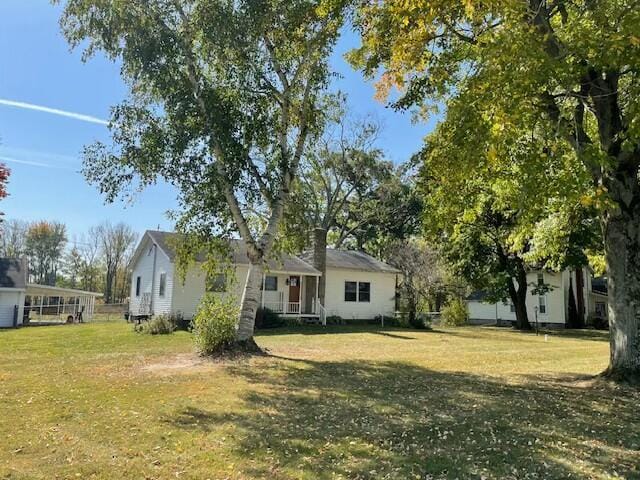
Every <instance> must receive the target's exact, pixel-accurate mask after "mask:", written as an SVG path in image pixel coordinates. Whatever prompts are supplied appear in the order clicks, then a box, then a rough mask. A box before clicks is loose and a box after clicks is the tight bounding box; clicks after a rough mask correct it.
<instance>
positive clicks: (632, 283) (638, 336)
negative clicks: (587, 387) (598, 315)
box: [603, 176, 640, 382]
mask: <svg viewBox="0 0 640 480" xmlns="http://www.w3.org/2000/svg"><path fill="white" fill-rule="evenodd" d="M612 187H614V188H611V190H610V191H611V192H612V194H613V195H612V196H613V197H614V198H616V197H617V199H618V202H617V203H618V205H619V208H618V209H617V210H616V211H610V212H609V213H608V214H607V216H606V217H605V219H604V222H603V224H604V240H605V258H606V263H607V273H608V277H609V332H610V343H611V352H610V361H609V367H608V369H607V371H606V372H605V373H606V375H607V376H610V377H612V378H614V379H616V380H628V381H635V382H638V381H640V332H639V327H640V319H639V318H640V187H638V183H637V179H636V178H633V177H631V176H629V177H627V178H625V179H624V180H623V181H619V182H616V184H615V185H612ZM623 189H624V190H625V191H624V192H621V190H623ZM625 192H626V195H623V194H621V193H625ZM616 194H617V195H616Z"/></svg>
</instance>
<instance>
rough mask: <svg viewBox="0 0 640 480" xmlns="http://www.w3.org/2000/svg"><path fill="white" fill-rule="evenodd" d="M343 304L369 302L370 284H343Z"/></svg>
mask: <svg viewBox="0 0 640 480" xmlns="http://www.w3.org/2000/svg"><path fill="white" fill-rule="evenodd" d="M344 301H345V302H365V303H367V302H370V301H371V282H349V281H346V282H344Z"/></svg>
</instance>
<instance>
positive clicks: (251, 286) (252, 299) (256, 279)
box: [236, 263, 264, 343]
mask: <svg viewBox="0 0 640 480" xmlns="http://www.w3.org/2000/svg"><path fill="white" fill-rule="evenodd" d="M263 273H264V267H263V266H262V263H256V264H252V265H250V266H249V273H248V275H247V281H246V283H245V285H244V292H243V294H242V307H241V309H240V320H239V322H238V330H237V331H236V340H237V341H238V343H247V342H252V339H253V330H254V327H255V323H256V313H257V311H258V307H259V306H260V295H261V294H262V275H263Z"/></svg>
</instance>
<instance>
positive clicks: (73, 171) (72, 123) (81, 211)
mask: <svg viewBox="0 0 640 480" xmlns="http://www.w3.org/2000/svg"><path fill="white" fill-rule="evenodd" d="M60 10H61V7H60V6H55V7H54V6H52V5H51V4H50V3H49V1H48V0H2V1H0V65H1V69H0V161H2V162H4V163H6V164H7V166H9V168H10V169H11V177H10V182H9V197H8V198H6V199H5V200H3V201H2V202H1V203H0V210H1V211H3V212H4V213H5V218H21V219H24V220H29V221H31V220H39V219H49V220H58V221H62V222H64V223H66V224H67V227H68V230H69V233H70V234H71V236H73V235H77V234H81V233H83V232H85V231H86V230H87V229H88V228H89V227H90V226H92V225H96V224H98V223H100V222H102V221H104V220H111V221H112V222H118V221H124V222H126V223H129V224H130V225H132V226H133V227H134V228H135V229H136V230H137V231H139V232H142V231H144V230H145V229H147V228H157V227H158V226H160V228H165V229H170V228H171V227H172V224H171V222H170V221H169V220H168V219H167V217H166V211H167V210H170V209H172V208H174V207H175V206H176V192H175V191H174V190H173V189H172V187H170V186H168V185H164V184H159V185H155V186H153V187H151V188H148V189H147V190H145V191H144V192H142V193H141V194H139V195H138V196H137V197H136V199H135V200H134V201H133V202H132V203H126V204H125V203H123V202H117V203H115V204H111V205H105V204H104V200H103V198H102V197H101V195H100V193H99V192H98V191H97V190H96V188H95V187H93V186H91V185H88V184H87V183H86V182H85V180H84V178H83V177H82V175H80V174H79V173H78V172H79V169H80V166H81V160H80V152H81V150H82V147H83V145H86V144H89V143H92V142H94V141H96V140H102V141H105V142H108V141H109V132H108V130H107V129H106V127H105V126H104V125H103V124H101V123H100V120H101V119H108V117H109V108H110V106H112V105H114V104H117V103H119V102H120V101H121V100H122V99H123V98H125V96H126V92H127V91H126V86H125V85H124V83H123V82H122V80H121V79H120V75H119V69H118V65H117V64H114V63H112V62H110V61H108V60H107V59H105V58H102V57H96V58H92V59H91V60H90V61H88V62H87V63H83V62H82V61H81V59H80V52H79V51H74V52H70V51H69V47H68V45H67V44H66V42H65V40H64V38H63V37H62V35H61V33H60V30H59V27H58V18H59V15H60ZM357 41H358V40H357V36H355V35H354V34H353V33H351V32H346V33H345V34H344V35H343V38H342V39H341V41H340V43H339V45H338V48H337V50H336V53H335V55H334V56H333V58H332V64H333V67H334V68H335V69H336V70H337V71H338V72H339V73H340V74H341V78H338V79H336V80H335V81H334V82H333V86H332V88H333V89H340V90H342V91H344V92H345V93H346V94H347V97H348V101H349V105H350V108H351V109H352V110H353V111H355V112H357V113H358V114H373V115H374V116H375V117H376V118H378V119H379V120H380V122H381V123H382V126H383V131H382V134H381V137H380V141H379V146H380V147H381V148H382V149H383V150H384V151H385V152H386V154H387V156H388V158H390V159H392V160H393V161H395V162H400V161H404V160H406V159H407V158H409V156H410V155H411V154H412V153H414V152H415V151H417V150H418V149H419V148H420V145H421V143H422V138H423V137H424V135H425V134H426V133H427V132H428V131H429V130H430V129H431V128H432V125H425V124H413V123H412V121H411V116H410V115H409V114H408V113H405V114H403V113H398V112H394V111H393V110H391V109H389V108H387V107H385V106H384V105H382V104H380V103H378V102H376V101H375V100H374V99H373V93H374V91H373V86H372V85H371V84H368V83H366V82H365V81H364V79H363V78H362V76H361V75H360V74H359V73H358V72H354V71H353V70H352V69H351V68H350V67H349V65H347V64H346V62H345V61H344V60H343V58H342V55H343V54H344V53H345V52H346V51H348V50H349V49H350V48H352V47H354V46H356V45H357ZM13 102H18V103H27V104H33V105H38V106H42V107H47V108H51V109H56V110H62V111H65V112H72V113H75V114H79V115H84V116H88V117H91V118H82V119H80V118H75V117H70V116H63V115H61V114H53V113H49V112H45V111H39V110H33V109H28V108H24V107H20V106H15V105H13Z"/></svg>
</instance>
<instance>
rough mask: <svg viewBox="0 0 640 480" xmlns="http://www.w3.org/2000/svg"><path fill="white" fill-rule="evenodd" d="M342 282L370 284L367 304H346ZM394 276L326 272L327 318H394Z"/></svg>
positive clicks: (378, 273)
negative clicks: (337, 316) (328, 316)
mask: <svg viewBox="0 0 640 480" xmlns="http://www.w3.org/2000/svg"><path fill="white" fill-rule="evenodd" d="M345 282H370V283H371V300H370V301H369V302H345V301H344V284H345ZM395 294H396V274H395V273H380V272H362V271H356V270H342V269H337V268H331V269H329V268H328V269H327V281H326V289H325V309H326V311H327V315H339V316H340V317H342V318H344V319H371V318H375V317H376V316H378V315H393V314H394V310H395Z"/></svg>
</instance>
